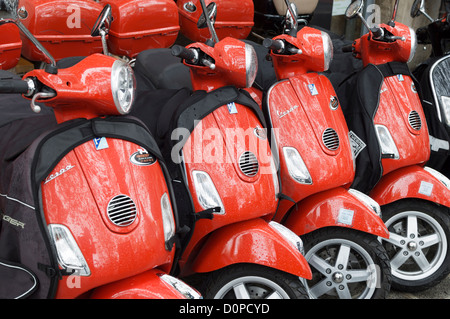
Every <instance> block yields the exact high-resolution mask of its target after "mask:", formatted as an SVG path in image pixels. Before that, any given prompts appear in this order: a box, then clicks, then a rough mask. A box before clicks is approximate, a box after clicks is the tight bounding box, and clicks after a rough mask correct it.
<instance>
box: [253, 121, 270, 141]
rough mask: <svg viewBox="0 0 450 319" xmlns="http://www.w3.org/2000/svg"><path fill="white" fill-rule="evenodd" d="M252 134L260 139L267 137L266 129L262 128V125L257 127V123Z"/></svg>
mask: <svg viewBox="0 0 450 319" xmlns="http://www.w3.org/2000/svg"><path fill="white" fill-rule="evenodd" d="M253 134H255V135H256V137H257V138H259V139H261V140H266V139H267V134H266V130H265V129H263V128H262V127H259V125H258V126H257V127H255V129H254V130H253Z"/></svg>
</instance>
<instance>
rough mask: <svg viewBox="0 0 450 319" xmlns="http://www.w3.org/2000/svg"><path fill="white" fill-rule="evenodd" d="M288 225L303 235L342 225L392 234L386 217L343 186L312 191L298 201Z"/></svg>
mask: <svg viewBox="0 0 450 319" xmlns="http://www.w3.org/2000/svg"><path fill="white" fill-rule="evenodd" d="M284 225H285V226H286V227H288V228H289V229H290V230H292V231H293V232H294V233H296V234H297V235H299V236H301V235H304V234H306V233H310V232H312V231H315V230H317V229H319V228H323V227H330V226H338V227H347V228H352V229H356V230H360V231H363V232H366V233H371V234H373V235H376V236H381V237H384V238H389V232H388V230H387V228H386V225H385V224H384V222H383V220H382V219H381V218H380V216H378V215H377V214H376V213H375V212H374V211H373V210H372V209H371V208H369V207H368V206H366V204H364V203H363V202H361V201H360V200H358V199H357V198H356V197H355V196H353V195H352V194H351V193H349V192H348V190H347V189H345V188H343V187H337V188H333V189H330V190H327V191H323V192H320V193H317V194H314V195H311V196H309V197H307V198H305V199H304V200H302V201H300V202H299V203H297V205H295V206H294V207H293V208H292V210H291V212H290V213H289V217H288V218H287V219H286V221H285V223H284Z"/></svg>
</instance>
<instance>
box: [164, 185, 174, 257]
mask: <svg viewBox="0 0 450 319" xmlns="http://www.w3.org/2000/svg"><path fill="white" fill-rule="evenodd" d="M161 213H162V219H163V229H164V240H165V242H166V243H168V242H170V240H171V239H172V237H173V236H175V221H174V218H173V211H172V206H171V205H170V200H169V196H168V195H167V193H164V194H163V195H162V196H161ZM166 248H167V249H171V248H172V247H168V245H166Z"/></svg>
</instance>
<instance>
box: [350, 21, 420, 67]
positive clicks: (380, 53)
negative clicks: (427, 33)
mask: <svg viewBox="0 0 450 319" xmlns="http://www.w3.org/2000/svg"><path fill="white" fill-rule="evenodd" d="M380 28H383V29H384V30H385V34H386V33H387V32H388V33H390V34H392V35H393V36H399V37H405V41H402V40H395V41H391V42H387V41H378V40H376V39H374V38H373V36H372V34H371V33H367V34H365V35H363V36H362V37H361V38H359V39H357V40H355V42H354V43H353V52H354V54H355V57H356V58H358V59H361V60H362V62H363V65H364V66H366V65H367V64H369V63H372V64H384V63H387V62H391V61H398V62H408V60H409V59H410V56H411V50H412V48H413V45H415V43H414V42H413V41H414V39H415V33H414V30H412V29H411V28H409V27H408V26H406V25H404V24H402V23H400V22H395V27H391V26H389V25H387V24H380Z"/></svg>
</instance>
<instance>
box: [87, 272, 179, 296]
mask: <svg viewBox="0 0 450 319" xmlns="http://www.w3.org/2000/svg"><path fill="white" fill-rule="evenodd" d="M164 274H165V273H164V272H163V271H162V270H159V269H151V270H149V271H146V272H144V273H142V274H139V275H136V276H132V277H129V278H125V279H122V280H119V281H116V282H113V283H111V284H108V285H104V286H101V287H99V288H96V289H94V291H93V292H92V294H91V295H90V298H91V299H187V298H186V297H185V296H184V295H183V294H181V293H180V292H179V291H178V290H177V289H175V288H174V287H173V286H172V285H170V284H169V283H167V282H165V281H164V280H162V279H161V276H162V275H164Z"/></svg>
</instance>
